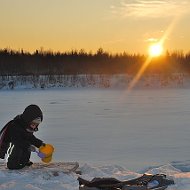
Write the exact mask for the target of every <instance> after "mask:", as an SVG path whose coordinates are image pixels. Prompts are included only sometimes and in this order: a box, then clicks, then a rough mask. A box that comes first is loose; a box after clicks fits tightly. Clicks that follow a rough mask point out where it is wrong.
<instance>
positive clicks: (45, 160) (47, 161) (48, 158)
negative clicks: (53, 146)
mask: <svg viewBox="0 0 190 190" xmlns="http://www.w3.org/2000/svg"><path fill="white" fill-rule="evenodd" d="M51 160H52V155H51V156H49V157H45V158H42V161H43V162H45V163H49V162H51Z"/></svg>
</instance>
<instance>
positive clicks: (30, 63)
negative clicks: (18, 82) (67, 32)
mask: <svg viewBox="0 0 190 190" xmlns="http://www.w3.org/2000/svg"><path fill="white" fill-rule="evenodd" d="M146 59H147V56H146V55H143V54H129V53H126V52H123V53H115V54H111V53H108V52H106V51H104V50H103V49H102V48H99V49H98V50H97V51H96V52H95V53H92V52H86V51H84V50H82V49H81V50H79V51H77V50H71V51H68V52H53V51H44V50H36V51H35V52H33V53H29V52H26V51H23V50H19V51H16V50H12V49H8V48H5V49H0V75H1V76H5V75H9V76H11V75H78V74H130V75H133V74H136V73H137V72H138V70H139V69H140V68H141V67H142V65H143V63H144V62H145V61H146ZM175 72H182V73H189V72H190V53H186V54H184V53H183V52H182V51H175V52H171V53H170V52H168V51H167V52H166V53H165V54H164V55H163V56H161V57H157V58H152V60H151V62H150V63H149V65H148V67H147V69H146V72H145V73H148V74H149V73H151V74H169V73H175Z"/></svg>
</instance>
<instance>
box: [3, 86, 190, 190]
mask: <svg viewBox="0 0 190 190" xmlns="http://www.w3.org/2000/svg"><path fill="white" fill-rule="evenodd" d="M189 98H190V89H183V88H181V89H174V88H173V89H158V90H156V89H141V90H133V91H131V92H130V93H127V91H126V90H124V89H120V90H118V89H117V90H114V89H110V90H100V89H99V90H98V89H91V88H89V89H81V88H78V89H68V88H65V89H64V88H63V89H60V90H58V89H57V90H55V89H54V90H35V89H33V90H23V89H17V90H13V91H10V90H2V91H0V106H1V109H0V126H2V127H3V125H4V124H5V123H6V122H7V121H9V120H10V119H12V118H13V117H14V116H15V115H17V114H19V113H21V112H22V111H23V109H24V108H25V107H26V106H27V105H29V104H32V103H35V104H38V105H39V106H40V107H41V108H42V110H43V112H44V121H43V123H42V124H41V127H40V130H39V132H38V133H36V136H37V137H38V138H41V139H43V140H44V141H45V142H46V143H51V144H53V145H54V146H55V154H54V158H53V161H62V162H63V161H78V162H79V163H80V170H81V171H82V177H83V178H85V179H89V180H90V179H92V178H93V177H115V178H118V179H120V180H126V179H132V178H136V177H139V176H140V175H142V174H143V173H144V172H148V173H165V174H167V175H168V176H169V177H171V178H173V179H174V181H175V183H176V184H175V185H174V186H170V187H168V190H178V189H180V190H189V189H190V160H189V157H190V144H189V139H190V137H189V136H190V127H189V126H190V119H189V115H190V110H189V108H190V101H189ZM31 160H32V161H34V162H39V161H40V159H39V158H38V157H37V156H36V154H33V156H32V158H31ZM2 162H4V161H3V160H2ZM58 173H59V175H56V176H55V175H52V173H51V170H50V169H49V170H48V169H44V170H40V171H36V170H20V171H9V170H7V169H1V170H0V189H11V190H12V189H14V190H16V189H19V190H27V189H33V190H41V189H43V190H46V189H53V188H54V189H57V190H59V189H61V190H76V189H78V181H77V177H78V174H75V173H71V174H65V173H63V172H61V171H58Z"/></svg>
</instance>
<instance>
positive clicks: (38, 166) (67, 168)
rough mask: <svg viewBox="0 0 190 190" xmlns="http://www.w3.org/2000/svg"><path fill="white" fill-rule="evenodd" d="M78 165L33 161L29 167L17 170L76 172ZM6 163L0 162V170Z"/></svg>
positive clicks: (75, 163) (73, 163) (76, 163)
mask: <svg viewBox="0 0 190 190" xmlns="http://www.w3.org/2000/svg"><path fill="white" fill-rule="evenodd" d="M78 167H79V163H78V162H52V163H48V164H45V163H33V164H32V165H31V166H30V167H27V166H26V167H24V168H23V169H20V170H17V171H19V172H22V171H24V172H25V171H33V170H34V171H36V170H42V171H44V170H48V171H52V172H63V173H71V172H76V170H77V169H78ZM5 168H6V164H5V163H0V170H2V169H5Z"/></svg>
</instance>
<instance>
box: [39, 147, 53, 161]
mask: <svg viewBox="0 0 190 190" xmlns="http://www.w3.org/2000/svg"><path fill="white" fill-rule="evenodd" d="M39 152H41V153H43V154H45V158H47V157H50V156H51V157H52V154H53V152H54V147H53V146H52V145H51V144H46V145H45V146H40V148H39Z"/></svg>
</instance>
